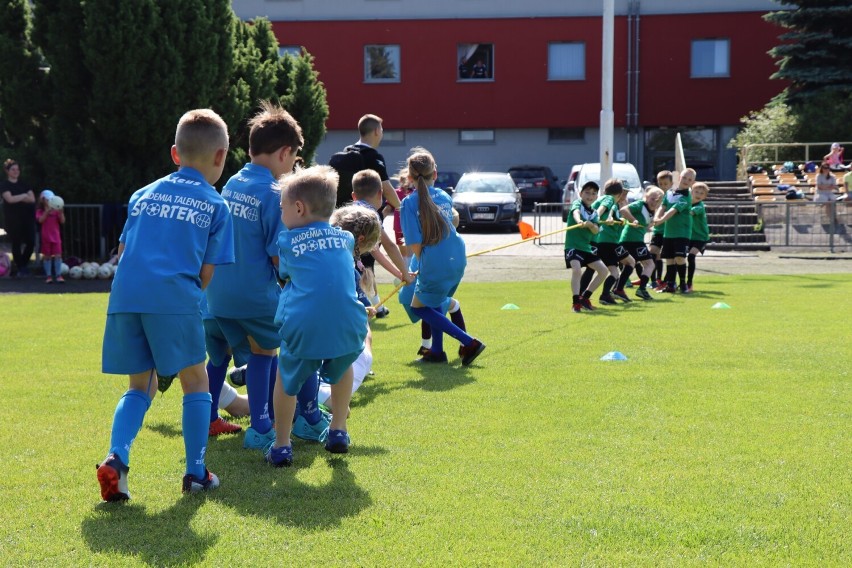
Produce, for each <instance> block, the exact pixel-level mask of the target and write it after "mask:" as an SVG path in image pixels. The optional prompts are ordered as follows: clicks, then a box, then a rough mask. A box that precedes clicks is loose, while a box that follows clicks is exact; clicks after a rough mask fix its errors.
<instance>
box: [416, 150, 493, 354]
mask: <svg viewBox="0 0 852 568" xmlns="http://www.w3.org/2000/svg"><path fill="white" fill-rule="evenodd" d="M437 177H438V168H437V166H436V165H435V159H434V158H433V157H432V154H430V153H429V152H428V151H427V150H425V149H423V148H415V149H414V150H413V151H412V154H411V156H409V158H408V178H409V180H410V181H411V183H413V184H414V187H415V191H414V193H412V194H411V195H409V196H408V197H406V198H405V199H404V200H403V201H402V205H401V206H400V217H401V220H402V233H403V236H404V237H405V242H406V243H407V244H408V246H409V248H410V250H411V252H412V253H414V256H415V257H417V261H418V262H419V264H420V272H419V274H418V276H417V282H416V283H415V285H414V297H413V298H412V300H411V310H412V311H413V312H414V313H415V314H417V315H418V316H420V318H421V319H423V321H425V322H426V323H428V324H429V325H430V326H431V327H432V348H431V349H429V350H428V351H426V352H425V353H424V354H423V357H422V358H421V359H420V361H422V362H425V363H446V362H447V354H446V353H445V352H444V339H443V334H444V333H447V334H449V335H450V336H452V337H453V338H455V339H457V340H458V341H459V342H460V343H461V344H462V347H461V349H460V350H459V355H460V356H461V359H462V365H470V364H471V363H472V362H473V361H474V359H476V358H477V357H478V356H479V354H480V353H482V351H483V350H484V349H485V344H484V343H482V342H481V341H479V340H477V339H474V338H473V337H471V336H470V335H468V334H467V333H465V332H464V331H462V330H461V329H460V328H459V327H458V326H456V325H455V324H453V323H452V322H451V321H450V320H448V319H447V318H446V317H444V315H443V313H442V312H441V304H443V303H444V302H445V301H446V299H447V298H448V297H450V296H452V295H453V293H454V292H455V291H456V288H458V285H459V283H460V282H461V279H462V276H463V275H464V269H465V266H466V265H467V258H466V257H465V246H464V241H462V239H461V237H459V235H458V233H456V229H455V227H453V222H452V221H453V202H452V200H451V199H450V196H449V195H447V194H446V193H444V191H443V190H440V189H436V188H435V187H434V186H433V185H432V184H433V183H434V181H435V179H436V178H437Z"/></svg>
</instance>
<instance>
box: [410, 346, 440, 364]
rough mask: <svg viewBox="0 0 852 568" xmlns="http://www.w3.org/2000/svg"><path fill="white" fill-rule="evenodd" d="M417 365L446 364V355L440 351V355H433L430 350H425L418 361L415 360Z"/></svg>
mask: <svg viewBox="0 0 852 568" xmlns="http://www.w3.org/2000/svg"><path fill="white" fill-rule="evenodd" d="M417 362H418V363H446V362H447V353H446V352H445V351H441V352H440V353H435V352H434V351H432V350H431V349H427V350H426V353H424V354H423V356H422V357H420V359H418V360H417Z"/></svg>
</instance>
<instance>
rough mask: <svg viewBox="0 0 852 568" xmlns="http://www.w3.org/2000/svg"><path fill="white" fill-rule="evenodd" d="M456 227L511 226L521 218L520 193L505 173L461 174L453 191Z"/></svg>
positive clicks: (516, 223)
mask: <svg viewBox="0 0 852 568" xmlns="http://www.w3.org/2000/svg"><path fill="white" fill-rule="evenodd" d="M453 207H454V208H455V210H456V211H457V212H458V214H459V228H460V229H461V228H470V227H480V226H497V227H503V228H506V229H514V228H515V227H517V225H518V221H520V220H521V194H520V192H519V191H518V188H517V187H515V182H513V181H512V178H511V177H509V175H508V174H504V173H501V172H472V173H466V174H464V175H463V176H462V177H461V179H460V180H459V182H458V185H456V187H455V191H454V192H453Z"/></svg>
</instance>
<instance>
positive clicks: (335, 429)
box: [266, 166, 367, 467]
mask: <svg viewBox="0 0 852 568" xmlns="http://www.w3.org/2000/svg"><path fill="white" fill-rule="evenodd" d="M337 182H338V176H337V174H336V173H335V171H334V170H333V169H332V168H330V167H328V166H314V167H312V168H308V169H305V170H300V171H297V172H296V173H294V174H291V175H288V176H284V177H282V178H281V181H280V183H281V211H282V214H281V219H282V221H283V222H284V225H285V226H286V227H287V230H286V231H282V232H281V234H280V235H279V236H278V248H279V265H278V273H279V276H280V278H281V279H282V280H289V281H288V282H287V284H286V285H285V286H284V290H283V291H282V292H281V297H280V299H279V302H278V311H277V313H276V315H275V321H276V324H278V325H279V326H280V335H281V350H280V353H279V356H278V380H276V381H275V389H274V392H273V404H274V406H275V416H276V420H275V443H274V444H273V445H272V446H271V447H270V448H269V451H268V452H267V453H266V460H267V461H268V462H269V463H271V464H272V465H274V466H276V467H283V466H290V465H292V463H293V446H292V443H291V441H290V434H291V432H292V423H293V416H294V412H295V410H296V394H298V393H299V391H300V390H301V388H302V385H303V384H304V383H305V382H306V381H308V380H315V377H316V373H317V371H319V373H320V375H321V376H323V377H325V378H326V379H327V380H328V382H329V383H331V385H332V386H331V400H332V406H333V407H334V408H338V409H339V408H348V407H349V401H350V399H351V398H352V363H353V362H354V361H355V360H356V359H357V358H358V356H359V355H360V354H361V352H362V351H363V350H364V338H365V337H366V335H367V312H366V310H365V309H364V305H363V304H361V302H359V301H358V298H357V296H356V294H355V279H354V277H353V272H352V269H353V254H354V250H355V238H354V237H353V236H352V233H350V232H348V231H344V230H342V229H338V228H336V227H332V226H331V225H330V224H329V217H331V213H332V211H333V210H334V204H335V201H336V199H337ZM321 441H323V442H325V449H326V450H328V451H329V452H332V453H346V452H347V451H349V443H350V440H349V434H348V433H347V431H346V413H345V412H336V413H334V414H333V416H332V419H331V424H330V425H329V428H328V430H327V431H326V432H324V433H323V436H321Z"/></svg>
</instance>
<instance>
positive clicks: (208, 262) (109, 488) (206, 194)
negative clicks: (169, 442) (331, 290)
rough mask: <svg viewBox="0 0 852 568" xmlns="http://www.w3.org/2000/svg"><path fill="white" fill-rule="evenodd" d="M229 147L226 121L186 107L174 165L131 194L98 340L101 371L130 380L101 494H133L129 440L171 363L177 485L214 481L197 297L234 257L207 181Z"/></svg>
mask: <svg viewBox="0 0 852 568" xmlns="http://www.w3.org/2000/svg"><path fill="white" fill-rule="evenodd" d="M227 153H228V128H227V126H226V125H225V122H224V121H223V120H222V119H221V118H220V117H219V115H217V114H216V113H215V112H213V111H212V110H209V109H200V110H193V111H189V112H187V113H186V114H184V115H183V116H182V117H181V119H180V121H179V122H178V126H177V131H176V133H175V144H174V146H172V149H171V155H172V160H173V161H174V163H175V164H177V165H179V166H180V169H179V170H178V171H177V172H175V173H173V174H170V175H168V176H166V177H164V178H162V179H159V180H157V181H155V182H154V183H152V184H150V185H148V186H146V187H144V188H142V189H140V190H139V191H137V192H136V193H134V194H133V195H132V196H131V198H130V203H129V205H128V217H127V222H126V224H125V225H124V230H123V231H122V233H121V237H120V238H119V243H120V244H119V248H118V255H119V261H118V267H117V269H116V272H115V279H114V280H113V283H112V293H111V294H110V297H109V306H108V308H107V320H106V329H105V331H104V342H103V372H104V373H110V374H122V375H123V374H126V375H129V376H130V386H129V389H128V390H127V392H126V393H125V394H124V396H122V397H121V400H120V401H119V402H118V405H117V406H116V409H115V416H114V418H113V424H112V435H111V438H110V449H109V453H108V455H107V458H106V459H105V460H104V461H103V462H102V463H101V464H100V465H99V466H98V482H99V483H100V486H101V497H102V498H103V499H104V501H123V500H126V499H129V498H130V494H129V493H128V489H127V474H128V471H129V465H130V447H131V446H132V444H133V441H134V439H135V438H136V435H137V434H138V433H139V430H140V428H141V427H142V421H143V419H144V417H145V413H146V412H147V410H148V408H149V407H150V405H151V397H152V396H153V395H154V393H156V391H157V378H156V377H157V375H156V370H159V371H160V372H161V373H162V374H163V375H173V374H175V373H178V374H179V376H180V381H181V386H182V387H183V392H184V397H183V439H184V446H185V450H186V475H184V477H183V485H182V490H183V491H184V492H198V491H206V490H209V489H214V488H215V487H218V486H219V479H218V478H217V477H216V476H215V475H213V474H212V473H210V471H209V470H208V469H207V467H206V466H205V461H204V454H205V452H206V450H207V431H208V426H209V424H210V421H209V417H210V405H211V397H210V393H209V392H208V382H207V373H206V372H205V368H204V360H205V358H206V357H205V350H204V328H203V326H202V323H201V314H200V311H199V303H200V301H201V297H202V294H203V291H202V290H203V289H204V288H205V287H206V286H207V284H208V283H209V282H210V279H211V278H212V277H213V270H214V267H215V266H216V265H221V264H229V263H232V262H234V249H233V226H232V222H231V216H230V215H229V214H228V207H227V206H226V205H225V202H224V200H223V199H222V198H221V197H220V196H219V194H218V193H216V189H215V188H214V187H213V185H212V184H213V183H215V182H216V180H218V179H219V177H220V176H221V175H222V169H223V167H224V165H225V157H226V156H227ZM155 369H156V370H155Z"/></svg>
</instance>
